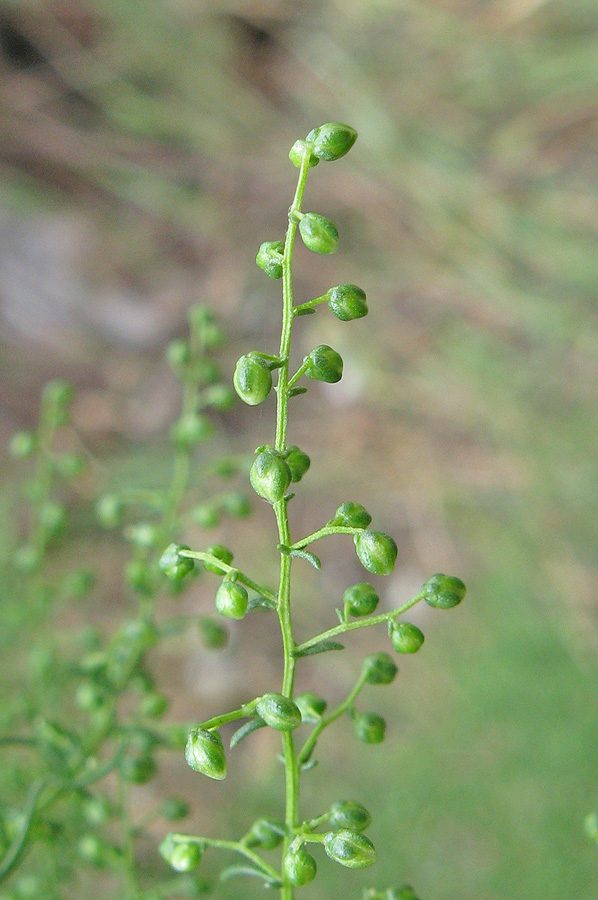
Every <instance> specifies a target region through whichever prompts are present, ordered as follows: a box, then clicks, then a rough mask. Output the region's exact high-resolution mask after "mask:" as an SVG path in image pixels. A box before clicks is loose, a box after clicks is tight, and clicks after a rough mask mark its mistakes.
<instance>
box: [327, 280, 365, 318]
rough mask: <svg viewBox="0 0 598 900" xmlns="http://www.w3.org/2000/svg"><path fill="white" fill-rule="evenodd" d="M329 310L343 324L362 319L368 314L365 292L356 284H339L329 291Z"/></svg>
mask: <svg viewBox="0 0 598 900" xmlns="http://www.w3.org/2000/svg"><path fill="white" fill-rule="evenodd" d="M328 309H329V310H330V312H331V313H332V314H333V315H335V316H336V318H337V319H340V320H341V322H350V321H351V320H352V319H361V318H363V316H367V314H368V305H367V303H366V296H365V291H363V290H362V289H361V288H360V287H357V285H356V284H338V285H337V286H336V287H333V288H330V290H329V291H328Z"/></svg>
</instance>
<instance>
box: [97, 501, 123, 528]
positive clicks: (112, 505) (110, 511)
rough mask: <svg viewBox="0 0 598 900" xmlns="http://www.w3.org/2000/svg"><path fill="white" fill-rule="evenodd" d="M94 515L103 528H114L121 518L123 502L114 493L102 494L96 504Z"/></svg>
mask: <svg viewBox="0 0 598 900" xmlns="http://www.w3.org/2000/svg"><path fill="white" fill-rule="evenodd" d="M96 516H97V518H98V521H99V522H100V524H101V525H103V526H104V528H116V526H117V525H120V523H121V522H122V518H123V504H122V500H121V499H120V497H117V496H116V494H104V496H103V497H100V499H99V500H98V502H97V504H96Z"/></svg>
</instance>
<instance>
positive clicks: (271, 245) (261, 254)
mask: <svg viewBox="0 0 598 900" xmlns="http://www.w3.org/2000/svg"><path fill="white" fill-rule="evenodd" d="M283 252H284V241H264V243H263V244H260V249H259V250H258V251H257V256H256V258H255V261H256V263H257V264H258V266H259V267H260V269H263V270H264V272H265V273H266V275H267V276H268V277H269V278H282V254H283Z"/></svg>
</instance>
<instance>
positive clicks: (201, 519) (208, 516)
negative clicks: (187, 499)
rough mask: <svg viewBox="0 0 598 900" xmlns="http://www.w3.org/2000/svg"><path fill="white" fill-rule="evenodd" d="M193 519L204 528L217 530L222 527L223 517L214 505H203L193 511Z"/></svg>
mask: <svg viewBox="0 0 598 900" xmlns="http://www.w3.org/2000/svg"><path fill="white" fill-rule="evenodd" d="M191 518H192V519H193V521H194V522H196V523H197V525H200V526H201V527H202V528H216V527H217V526H218V525H220V521H221V519H222V515H221V513H220V510H219V509H218V507H217V506H215V505H214V504H213V503H201V504H200V505H199V506H196V507H195V508H194V509H192V510H191Z"/></svg>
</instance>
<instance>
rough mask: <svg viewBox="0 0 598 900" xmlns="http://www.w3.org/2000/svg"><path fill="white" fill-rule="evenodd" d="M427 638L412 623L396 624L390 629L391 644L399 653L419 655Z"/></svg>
mask: <svg viewBox="0 0 598 900" xmlns="http://www.w3.org/2000/svg"><path fill="white" fill-rule="evenodd" d="M424 640H425V638H424V634H423V631H420V629H419V628H418V627H417V625H411V623H410V622H396V623H394V624H393V625H392V626H391V628H390V642H391V644H392V646H393V647H394V649H395V650H396V651H397V653H417V651H418V650H419V648H420V647H421V645H422V644H423V642H424Z"/></svg>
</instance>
